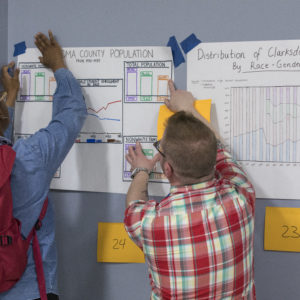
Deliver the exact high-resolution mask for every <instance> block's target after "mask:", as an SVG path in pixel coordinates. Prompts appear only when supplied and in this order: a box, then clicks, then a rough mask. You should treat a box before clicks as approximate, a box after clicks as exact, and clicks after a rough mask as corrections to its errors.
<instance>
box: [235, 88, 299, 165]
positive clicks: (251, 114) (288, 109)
mask: <svg viewBox="0 0 300 300" xmlns="http://www.w3.org/2000/svg"><path fill="white" fill-rule="evenodd" d="M230 98H231V118H230V119H231V122H230V123H231V128H230V146H231V150H232V152H233V155H234V157H235V159H237V160H239V161H256V162H274V163H299V162H300V151H298V149H300V145H299V144H300V86H267V87H265V86H261V87H233V88H231V95H230Z"/></svg>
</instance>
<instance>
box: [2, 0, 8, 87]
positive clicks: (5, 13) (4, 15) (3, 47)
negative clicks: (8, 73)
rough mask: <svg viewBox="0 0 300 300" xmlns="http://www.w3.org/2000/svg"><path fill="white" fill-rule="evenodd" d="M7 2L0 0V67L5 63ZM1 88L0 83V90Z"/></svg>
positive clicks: (6, 0)
mask: <svg viewBox="0 0 300 300" xmlns="http://www.w3.org/2000/svg"><path fill="white" fill-rule="evenodd" d="M7 13H8V0H0V45H1V46H0V66H3V64H6V62H7V34H8V28H7V24H8V23H7V22H8V14H7ZM1 88H2V85H1V82H0V89H1Z"/></svg>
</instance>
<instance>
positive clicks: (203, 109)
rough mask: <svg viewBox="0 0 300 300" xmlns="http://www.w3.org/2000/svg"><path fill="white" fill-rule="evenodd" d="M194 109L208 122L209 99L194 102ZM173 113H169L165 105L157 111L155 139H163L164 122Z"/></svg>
mask: <svg viewBox="0 0 300 300" xmlns="http://www.w3.org/2000/svg"><path fill="white" fill-rule="evenodd" d="M194 105H195V108H196V109H197V111H198V112H199V113H200V114H201V115H202V116H203V117H204V118H205V119H206V120H207V121H208V122H210V109H211V99H206V100H197V101H195V104H194ZM173 114H174V113H173V112H172V111H170V110H169V109H168V108H167V106H166V105H162V106H161V107H160V109H159V114H158V120H157V139H158V140H160V139H161V138H162V137H163V134H164V131H165V127H166V121H167V120H168V119H169V118H170V117H171V116H172V115H173Z"/></svg>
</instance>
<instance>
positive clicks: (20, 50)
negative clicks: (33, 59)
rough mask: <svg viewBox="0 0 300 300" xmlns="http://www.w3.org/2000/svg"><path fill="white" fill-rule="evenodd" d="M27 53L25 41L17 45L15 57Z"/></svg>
mask: <svg viewBox="0 0 300 300" xmlns="http://www.w3.org/2000/svg"><path fill="white" fill-rule="evenodd" d="M25 52H26V44H25V41H24V42H21V43H18V44H15V51H14V56H18V55H20V54H23V53H25Z"/></svg>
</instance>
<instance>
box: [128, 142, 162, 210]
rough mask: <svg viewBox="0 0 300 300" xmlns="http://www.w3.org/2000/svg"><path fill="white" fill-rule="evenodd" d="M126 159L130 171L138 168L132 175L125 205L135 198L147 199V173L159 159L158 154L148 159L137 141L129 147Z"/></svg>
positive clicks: (148, 173)
mask: <svg viewBox="0 0 300 300" xmlns="http://www.w3.org/2000/svg"><path fill="white" fill-rule="evenodd" d="M126 159H127V161H128V162H129V163H130V165H131V169H132V171H134V170H136V171H137V170H138V169H137V168H140V170H143V171H139V172H137V173H136V175H135V176H134V178H133V180H132V182H131V184H130V187H129V190H128V192H127V197H126V207H128V206H129V205H130V203H131V202H132V201H135V200H146V201H147V200H148V181H149V175H150V172H151V171H152V169H153V168H154V165H155V164H156V162H157V161H159V154H156V155H155V156H154V157H153V158H152V159H148V158H147V157H146V156H145V155H144V153H143V150H142V146H141V144H140V143H139V142H137V143H136V145H135V147H129V151H128V154H126Z"/></svg>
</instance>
